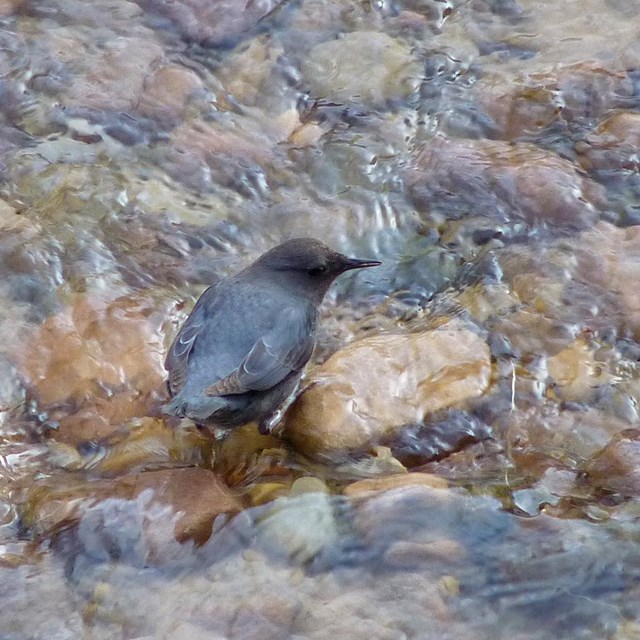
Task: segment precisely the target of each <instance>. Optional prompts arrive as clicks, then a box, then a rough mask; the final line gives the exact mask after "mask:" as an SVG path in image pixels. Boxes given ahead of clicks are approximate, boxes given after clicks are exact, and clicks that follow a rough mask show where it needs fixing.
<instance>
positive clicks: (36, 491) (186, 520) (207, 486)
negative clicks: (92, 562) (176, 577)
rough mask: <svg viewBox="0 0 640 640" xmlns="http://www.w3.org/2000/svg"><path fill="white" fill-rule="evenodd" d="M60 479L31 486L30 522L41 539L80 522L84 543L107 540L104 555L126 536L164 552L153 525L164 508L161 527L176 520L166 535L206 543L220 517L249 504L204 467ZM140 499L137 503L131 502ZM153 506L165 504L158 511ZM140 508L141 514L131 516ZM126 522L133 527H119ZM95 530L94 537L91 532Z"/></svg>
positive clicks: (25, 519) (25, 509)
mask: <svg viewBox="0 0 640 640" xmlns="http://www.w3.org/2000/svg"><path fill="white" fill-rule="evenodd" d="M54 478H55V483H51V482H50V481H43V482H35V483H34V484H33V485H32V486H31V487H30V489H29V491H28V492H27V498H26V501H25V504H24V506H23V515H22V519H23V522H24V524H25V525H26V526H27V527H28V528H29V530H30V531H31V532H32V533H33V534H34V535H35V536H38V537H46V536H55V535H56V534H58V533H60V532H61V531H64V530H68V529H69V528H70V527H72V528H73V527H75V526H77V525H79V526H80V534H81V537H84V538H85V539H84V541H83V544H84V546H85V547H87V545H90V546H96V545H97V546H100V545H101V544H102V545H103V546H104V552H103V553H102V552H101V554H99V555H105V556H106V557H108V556H109V553H110V552H111V550H110V549H109V547H108V545H107V544H106V541H107V540H109V539H115V538H117V539H118V540H120V541H121V543H122V544H125V543H124V542H123V541H124V540H125V539H126V540H132V541H136V543H135V544H136V545H137V546H139V545H142V546H143V547H144V548H145V549H147V551H146V552H145V553H147V554H150V553H151V552H152V551H153V552H154V554H155V552H157V553H158V555H159V556H161V555H162V551H161V549H157V548H156V546H157V544H158V531H156V530H155V528H154V527H153V524H154V520H155V519H157V518H156V516H157V515H158V514H159V513H160V512H161V513H162V520H163V522H164V525H163V526H162V527H161V528H163V529H167V526H166V525H167V524H171V523H172V524H173V526H172V527H168V532H169V534H168V536H165V533H162V536H163V539H164V537H166V540H167V541H169V540H170V539H173V538H175V540H177V541H178V542H184V541H185V540H194V541H195V542H196V543H198V544H202V543H204V542H206V541H207V540H208V538H209V536H210V535H211V529H212V525H213V520H214V518H215V517H216V516H217V515H219V514H221V513H237V512H238V511H240V510H241V509H242V507H243V504H242V501H241V500H240V498H239V497H238V496H237V495H236V494H234V493H233V492H232V491H231V490H230V489H228V488H227V487H226V486H225V485H224V484H223V483H222V482H221V481H220V479H219V478H218V476H216V474H214V473H212V472H210V471H207V470H205V469H200V468H198V467H187V468H173V469H161V470H157V471H147V472H144V473H139V474H129V475H124V476H121V477H119V478H117V479H114V480H99V481H95V480H94V481H90V480H80V481H78V480H77V479H75V478H73V477H69V476H66V477H65V476H55V477H54ZM145 492H146V493H145ZM143 494H144V496H143ZM141 496H142V497H141ZM136 501H137V504H136V505H134V504H128V503H130V502H136ZM153 505H157V506H159V507H162V508H161V509H160V511H158V510H157V509H156V510H155V511H154V509H153V508H152V506H153ZM134 512H135V517H133V516H132V517H128V516H126V514H129V515H131V514H133V513H134ZM116 513H120V514H123V515H122V518H115V517H114V518H109V514H111V515H114V514H116ZM124 525H126V528H128V529H129V530H128V531H127V532H124V531H122V532H121V531H119V529H122V528H123V527H124ZM90 529H91V530H93V531H94V534H95V535H94V536H91V535H89V530H90ZM98 534H99V535H98ZM123 536H124V537H123ZM97 538H100V540H101V541H102V542H100V540H98V539H97ZM118 552H119V553H120V554H121V555H127V554H128V553H131V552H132V549H128V548H127V549H125V548H119V549H118Z"/></svg>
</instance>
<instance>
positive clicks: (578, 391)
mask: <svg viewBox="0 0 640 640" xmlns="http://www.w3.org/2000/svg"><path fill="white" fill-rule="evenodd" d="M547 369H548V371H549V376H550V377H551V379H552V381H553V383H554V385H555V386H554V391H555V392H556V394H557V395H558V396H560V397H561V398H562V399H563V400H568V401H575V402H588V401H590V400H592V396H593V393H594V391H595V389H596V388H597V387H600V386H603V385H606V384H611V383H613V382H615V381H616V380H615V376H614V375H612V374H611V373H610V372H609V371H607V370H606V366H605V365H604V363H600V362H598V361H597V360H596V358H595V354H594V348H593V346H590V345H588V344H587V343H586V342H585V341H584V340H582V339H578V340H576V341H575V342H573V343H572V344H570V345H568V346H567V347H565V348H564V349H563V350H562V351H560V352H559V353H557V354H555V355H554V356H552V357H550V358H548V360H547Z"/></svg>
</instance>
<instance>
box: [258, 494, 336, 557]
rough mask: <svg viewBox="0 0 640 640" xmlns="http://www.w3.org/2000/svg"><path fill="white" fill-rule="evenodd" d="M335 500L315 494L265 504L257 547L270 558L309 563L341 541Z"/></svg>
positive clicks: (259, 525)
mask: <svg viewBox="0 0 640 640" xmlns="http://www.w3.org/2000/svg"><path fill="white" fill-rule="evenodd" d="M334 501H335V498H334V497H332V496H329V495H327V494H325V493H322V492H319V491H315V492H312V493H303V494H301V495H299V496H293V497H290V498H277V499H276V500H274V501H273V502H271V503H269V504H268V505H265V506H264V507H262V508H263V509H264V512H262V513H261V514H260V516H259V518H258V522H257V528H256V543H257V545H258V547H259V548H261V549H263V550H264V551H266V552H267V553H268V554H269V555H274V556H276V557H280V558H288V559H290V560H293V561H294V562H295V563H300V564H306V563H307V562H309V561H310V560H312V559H313V558H315V557H316V556H317V555H318V554H320V553H321V552H322V551H323V550H324V549H326V548H327V547H329V546H330V545H333V544H336V543H337V541H338V539H339V535H338V529H337V526H336V521H335V517H334V513H333V510H334V504H333V503H334Z"/></svg>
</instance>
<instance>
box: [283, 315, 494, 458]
mask: <svg viewBox="0 0 640 640" xmlns="http://www.w3.org/2000/svg"><path fill="white" fill-rule="evenodd" d="M490 373H491V364H490V354H489V347H488V346H487V344H486V343H485V342H484V340H482V338H480V337H479V336H478V335H477V334H475V333H473V332H472V331H470V330H469V329H466V328H462V327H461V326H460V325H456V324H454V323H449V324H447V325H445V326H443V327H441V328H439V329H437V330H434V331H428V332H423V333H409V334H381V335H377V336H372V337H369V338H363V339H362V340H357V341H355V342H353V343H351V344H350V345H348V346H347V347H345V348H344V349H342V350H340V351H338V352H337V353H335V354H334V355H333V356H331V357H330V358H329V359H328V360H327V361H326V362H325V363H324V364H323V365H321V366H320V367H318V368H317V369H315V370H313V371H312V372H311V374H310V375H309V377H308V379H307V381H306V384H307V388H306V390H305V391H304V392H303V393H302V395H301V396H300V397H299V398H298V399H297V401H296V402H295V403H294V405H293V406H292V407H291V409H290V411H289V413H288V414H287V417H286V422H285V425H284V433H285V436H286V437H287V438H288V439H289V440H290V441H291V442H292V443H293V445H294V446H295V447H296V448H297V449H298V450H300V451H302V452H303V453H306V454H309V455H318V454H324V455H330V454H332V453H334V454H335V453H338V452H344V451H349V450H362V449H364V448H367V447H368V446H370V445H371V444H372V443H375V442H376V441H379V440H380V439H381V438H383V437H385V436H389V435H391V434H393V433H394V432H395V431H397V430H398V429H399V428H400V427H402V426H403V425H405V424H409V423H414V422H420V421H422V420H423V419H424V417H425V416H426V415H427V414H428V413H430V412H434V411H437V410H439V409H443V408H445V407H449V406H452V405H455V404H460V403H462V402H464V401H465V400H469V399H470V398H475V397H477V396H479V395H481V394H482V393H484V391H485V390H486V389H487V387H488V385H489V375H490Z"/></svg>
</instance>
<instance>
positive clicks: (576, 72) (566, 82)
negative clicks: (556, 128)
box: [473, 61, 633, 140]
mask: <svg viewBox="0 0 640 640" xmlns="http://www.w3.org/2000/svg"><path fill="white" fill-rule="evenodd" d="M473 91H474V93H475V94H476V97H477V102H478V103H479V104H478V107H477V108H479V109H480V110H482V111H484V112H485V113H486V114H487V115H488V116H490V118H491V119H492V120H493V122H494V125H495V131H494V135H498V136H500V137H502V138H505V139H507V140H515V139H518V138H520V137H522V136H525V135H527V134H529V135H531V134H532V133H535V132H537V131H539V130H540V129H545V128H547V127H550V126H552V125H554V124H558V123H565V122H567V121H569V122H574V121H576V120H582V119H591V118H599V117H602V116H603V115H604V114H606V113H608V112H609V111H610V110H612V109H615V108H616V107H618V108H619V107H622V106H623V105H624V104H625V101H626V100H628V99H629V98H630V97H631V96H632V95H633V83H632V81H631V79H630V78H629V76H628V75H627V73H626V72H625V70H624V69H622V68H620V69H615V68H614V69H612V68H610V67H609V66H608V65H603V64H601V63H598V62H591V61H589V62H579V63H576V64H573V65H567V66H561V67H559V68H556V69H553V70H549V71H546V70H540V71H538V72H534V73H530V72H526V71H525V72H524V73H523V74H522V75H521V76H520V75H516V76H515V77H514V76H507V77H505V76H504V68H501V70H500V72H499V73H496V74H491V73H488V74H485V75H484V77H482V78H480V79H479V80H478V82H477V84H476V85H475V86H474V88H473Z"/></svg>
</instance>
